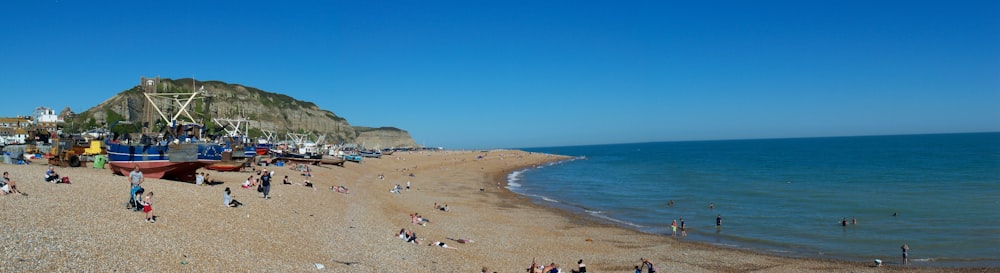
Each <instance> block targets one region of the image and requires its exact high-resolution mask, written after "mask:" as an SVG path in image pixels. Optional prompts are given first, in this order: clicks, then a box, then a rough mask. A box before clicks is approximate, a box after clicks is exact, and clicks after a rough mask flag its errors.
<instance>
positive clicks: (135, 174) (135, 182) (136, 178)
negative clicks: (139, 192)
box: [128, 165, 146, 188]
mask: <svg viewBox="0 0 1000 273" xmlns="http://www.w3.org/2000/svg"><path fill="white" fill-rule="evenodd" d="M128 180H129V182H132V186H131V187H129V188H132V187H138V186H139V185H141V184H142V182H144V181H146V178H145V177H143V176H142V171H140V170H139V165H135V168H133V169H132V172H130V173H128Z"/></svg>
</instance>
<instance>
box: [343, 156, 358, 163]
mask: <svg viewBox="0 0 1000 273" xmlns="http://www.w3.org/2000/svg"><path fill="white" fill-rule="evenodd" d="M344 160H347V161H350V162H356V163H361V156H360V155H344Z"/></svg>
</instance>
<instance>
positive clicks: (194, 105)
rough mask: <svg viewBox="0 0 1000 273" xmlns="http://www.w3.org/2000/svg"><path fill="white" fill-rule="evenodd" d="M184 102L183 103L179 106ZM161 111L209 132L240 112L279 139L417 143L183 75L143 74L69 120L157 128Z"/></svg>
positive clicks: (285, 100) (256, 130)
mask: <svg viewBox="0 0 1000 273" xmlns="http://www.w3.org/2000/svg"><path fill="white" fill-rule="evenodd" d="M192 90H198V93H199V95H198V96H197V97H196V98H195V99H193V100H191V101H190V102H188V100H187V98H188V96H184V95H178V96H176V98H174V97H175V96H172V95H171V94H183V93H194V92H193V91H192ZM144 92H155V93H156V94H158V95H157V96H156V97H154V98H153V99H152V100H153V101H154V102H155V104H156V105H157V106H156V107H150V106H149V105H151V104H150V103H147V99H146V97H145V96H144V95H143V93H144ZM185 104H186V107H182V106H184V105H185ZM157 108H159V111H157ZM182 108H183V109H182ZM182 110H186V111H182ZM161 112H162V113H163V115H166V116H168V117H170V116H172V115H173V114H176V113H178V112H181V116H180V118H178V120H182V119H188V117H190V119H193V121H194V122H197V123H201V124H206V125H207V126H206V129H208V131H209V132H210V133H214V134H220V133H221V131H222V130H221V128H220V126H217V125H215V124H214V122H213V121H212V118H230V119H237V118H241V117H242V118H246V119H248V120H250V122H249V123H250V126H249V127H250V135H251V137H255V138H256V137H259V136H261V135H263V132H264V131H272V132H275V133H276V134H277V136H278V137H279V139H283V138H284V136H285V133H286V132H293V133H308V134H311V135H312V139H316V138H317V137H318V136H320V135H325V136H326V142H327V143H335V144H336V143H355V144H358V145H362V144H363V145H364V146H365V147H368V148H375V147H383V148H386V147H417V144H416V142H415V141H414V140H413V138H412V137H411V136H410V134H409V133H408V132H406V131H404V130H401V129H398V128H393V127H381V128H370V127H362V126H352V125H351V124H349V123H348V122H347V120H346V119H344V118H342V117H340V116H337V115H336V114H334V113H333V112H331V111H329V110H324V109H320V108H319V107H318V106H316V104H314V103H312V102H305V101H300V100H297V99H294V98H292V97H289V96H287V95H283V94H277V93H271V92H267V91H263V90H260V89H257V88H253V87H248V86H243V85H239V84H229V83H225V82H220V81H198V80H195V79H187V78H186V79H177V80H171V79H162V78H155V79H149V78H144V79H143V81H141V82H140V84H139V85H136V86H134V87H132V88H130V89H128V90H125V91H122V92H120V93H118V94H117V95H115V96H113V97H111V98H110V99H108V100H106V101H104V102H102V103H101V104H98V105H97V106H94V107H93V108H90V109H88V110H87V111H85V112H83V113H80V114H78V115H76V117H75V118H74V121H75V122H77V123H78V124H87V125H89V127H96V125H100V124H113V123H120V122H121V121H127V122H132V123H133V124H136V125H135V126H141V127H146V128H156V127H157V122H159V123H160V124H159V125H162V123H164V122H162V121H158V120H162V118H161V114H160V113H161ZM150 122H152V123H150ZM154 131H155V130H154Z"/></svg>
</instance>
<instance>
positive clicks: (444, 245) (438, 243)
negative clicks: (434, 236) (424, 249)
mask: <svg viewBox="0 0 1000 273" xmlns="http://www.w3.org/2000/svg"><path fill="white" fill-rule="evenodd" d="M434 245H436V246H439V247H442V248H447V249H454V250H458V248H457V247H453V246H449V245H448V244H445V243H444V242H433V243H431V244H429V245H428V246H434Z"/></svg>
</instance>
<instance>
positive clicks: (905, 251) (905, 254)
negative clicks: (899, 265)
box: [899, 243, 910, 264]
mask: <svg viewBox="0 0 1000 273" xmlns="http://www.w3.org/2000/svg"><path fill="white" fill-rule="evenodd" d="M899 249H902V250H903V264H909V263H910V255H909V254H910V253H909V252H910V246H909V245H906V243H903V246H900V247H899Z"/></svg>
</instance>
